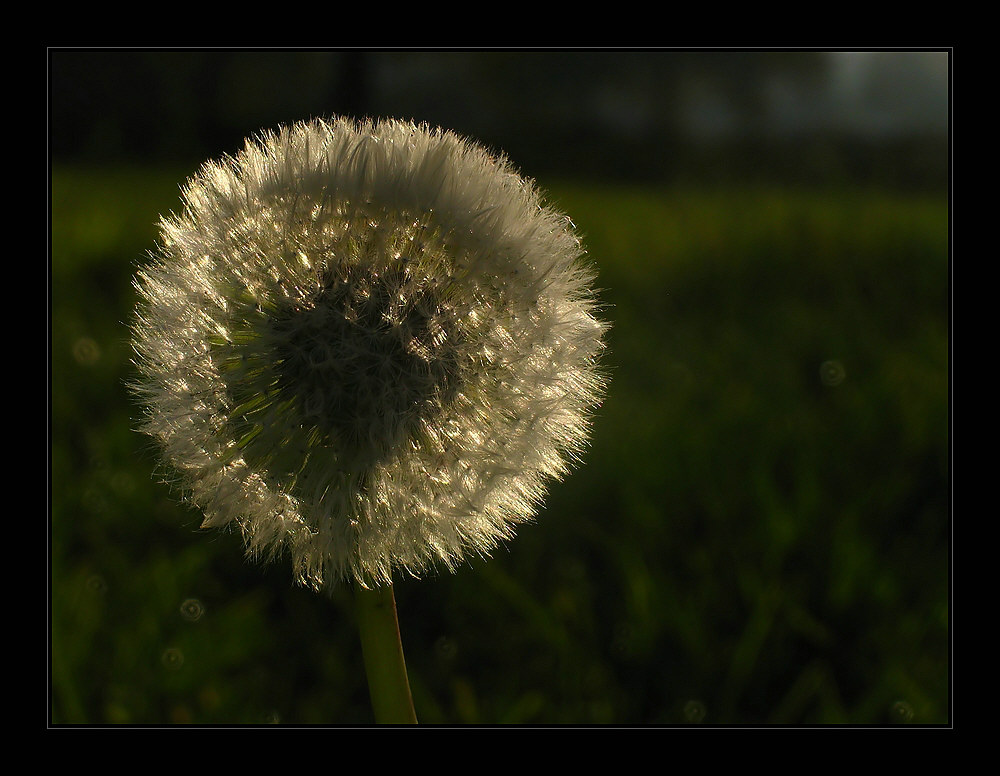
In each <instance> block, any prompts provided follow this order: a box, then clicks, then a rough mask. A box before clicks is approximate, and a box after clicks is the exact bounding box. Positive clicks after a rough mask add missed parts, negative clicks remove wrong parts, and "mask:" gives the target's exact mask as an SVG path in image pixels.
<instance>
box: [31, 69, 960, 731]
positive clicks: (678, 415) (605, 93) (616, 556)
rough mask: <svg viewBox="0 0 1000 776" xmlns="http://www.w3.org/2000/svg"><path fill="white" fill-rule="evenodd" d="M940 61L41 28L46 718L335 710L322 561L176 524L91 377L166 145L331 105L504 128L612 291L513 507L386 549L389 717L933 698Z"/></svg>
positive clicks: (807, 707) (338, 675)
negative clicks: (448, 565) (393, 634)
mask: <svg viewBox="0 0 1000 776" xmlns="http://www.w3.org/2000/svg"><path fill="white" fill-rule="evenodd" d="M949 64H950V54H949V53H948V52H947V51H946V50H941V51H841V52H827V51H771V50H720V51H678V50H667V51H655V50H654V51H630V50H629V51H371V50H345V51H274V50H271V51H229V50H213V51H200V50H194V51H152V50H138V51H129V50H52V51H50V52H49V116H48V119H49V140H50V167H51V176H50V183H51V251H50V269H51V339H50V347H51V350H50V353H51V405H50V408H51V409H50V411H51V469H50V477H51V488H50V521H49V526H50V542H49V549H50V568H49V571H50V575H49V584H48V586H49V592H50V601H51V607H50V634H49V636H50V658H51V663H50V665H51V675H50V687H51V707H50V722H52V723H55V724H64V723H91V724H93V723H131V724H154V725H159V724H169V723H193V724H260V723H264V722H279V723H289V724H328V723H330V724H366V723H368V722H369V721H370V719H371V716H370V715H371V712H370V707H369V705H368V700H367V697H366V688H365V684H364V678H363V675H362V665H361V659H360V649H359V645H358V643H357V636H356V633H355V630H354V626H353V619H352V601H351V597H350V594H349V591H338V592H336V593H335V594H334V595H333V596H332V598H329V599H328V598H325V597H322V596H317V595H315V594H313V593H310V592H308V591H305V590H301V589H298V588H294V587H293V586H292V584H291V581H290V577H291V574H290V570H289V569H288V568H287V566H286V565H285V564H283V563H282V562H280V561H279V562H277V563H275V564H273V565H272V566H268V567H260V566H257V565H253V564H250V563H247V562H245V561H244V559H243V557H242V548H241V546H240V541H239V538H238V537H237V536H233V535H225V534H216V533H211V534H202V533H199V532H198V530H197V526H198V523H199V518H198V515H197V512H196V511H195V510H192V509H190V508H187V507H184V506H182V505H179V504H177V503H176V500H175V494H173V493H171V490H170V488H169V487H168V486H167V485H165V484H163V483H162V482H161V480H162V479H163V476H164V474H165V472H163V471H162V470H161V469H160V468H159V467H158V464H157V461H156V457H155V454H154V452H153V451H152V450H150V449H149V447H148V445H147V444H146V443H145V441H144V440H143V439H141V438H140V437H139V436H138V435H137V434H135V433H134V432H133V431H132V430H131V429H132V427H133V426H134V425H135V418H136V417H137V415H138V412H139V410H138V408H136V407H135V406H134V404H133V403H132V402H131V401H130V399H129V398H128V396H127V394H126V391H125V389H124V383H125V380H126V379H127V378H128V376H129V374H130V366H129V358H130V354H129V348H128V331H127V323H128V321H129V318H130V315H131V310H132V309H133V307H134V305H135V301H136V299H135V295H134V291H133V289H132V287H131V279H132V277H133V274H134V272H135V270H136V268H137V267H138V266H139V265H140V264H141V263H142V261H143V260H144V255H145V253H146V252H147V251H149V250H151V249H153V248H154V247H155V240H156V228H155V222H156V219H157V217H158V215H159V214H160V213H166V212H167V211H169V210H171V209H176V208H177V207H178V187H179V185H180V184H181V183H182V182H183V180H184V179H185V178H186V177H187V176H189V175H190V174H191V173H193V172H194V170H195V169H196V168H197V166H198V165H199V164H200V163H201V162H202V161H204V160H205V159H207V158H209V157H218V156H220V155H222V154H226V153H229V154H232V153H235V152H236V151H238V150H239V148H240V147H241V146H242V143H243V140H244V138H246V137H248V136H250V135H252V134H254V133H255V132H257V131H259V130H261V129H266V128H273V127H275V126H277V125H278V124H280V123H290V122H293V121H297V120H300V119H304V118H309V117H311V116H327V115H330V114H345V115H352V116H359V117H360V116H391V117H396V118H403V119H413V120H415V121H418V122H428V123H430V124H433V125H442V126H445V127H447V128H450V129H453V130H455V131H457V132H459V133H460V134H463V135H466V136H468V137H471V138H474V139H476V140H477V141H479V142H481V143H483V144H485V145H487V146H489V147H490V148H492V149H494V150H496V151H498V152H500V151H502V152H503V153H505V154H507V155H508V156H509V157H510V158H511V160H512V161H513V162H514V164H515V166H517V167H518V168H519V169H520V170H521V171H522V172H523V173H524V174H525V175H527V176H529V177H532V178H534V179H536V180H537V182H538V183H539V185H540V186H541V188H542V189H544V190H545V191H546V192H548V193H549V199H550V201H551V202H552V203H553V204H554V205H555V206H557V207H558V208H560V209H562V210H564V211H565V212H567V213H568V214H569V215H570V216H571V217H572V218H573V220H574V222H575V223H576V224H577V226H578V227H579V229H580V231H581V232H582V233H583V235H584V241H585V246H586V247H587V249H588V253H589V258H590V260H592V261H593V262H594V264H595V265H596V267H597V269H598V271H599V274H600V286H601V288H602V292H601V293H602V300H603V301H604V303H605V304H606V316H607V317H608V318H609V319H610V320H611V321H612V323H613V326H614V328H613V329H612V331H611V334H610V336H609V345H610V351H609V355H608V358H607V367H608V369H609V371H610V373H611V375H612V381H611V389H610V392H609V395H608V398H607V401H606V402H605V404H604V406H603V407H602V408H601V410H600V412H599V413H598V415H597V417H596V419H595V427H594V439H593V444H592V447H591V449H590V451H588V453H587V455H586V457H585V461H584V463H583V465H582V467H581V470H580V471H577V472H575V473H574V474H573V475H571V476H570V477H569V478H568V479H567V480H566V481H565V482H564V483H558V484H555V485H554V486H553V488H552V492H551V495H550V498H549V499H548V501H547V503H546V507H545V508H544V509H543V510H542V512H541V514H540V515H539V519H538V522H537V523H536V524H534V525H532V526H526V527H525V528H524V529H522V530H521V531H519V534H518V536H517V537H516V538H515V539H514V540H512V541H511V542H510V543H509V545H508V546H505V547H504V548H502V549H501V551H499V552H498V553H496V556H495V557H494V558H492V559H490V560H488V561H487V560H482V559H477V560H474V561H471V562H470V563H468V564H467V565H465V566H463V567H462V568H461V569H459V570H458V571H457V572H456V573H455V574H454V575H452V574H448V573H446V572H442V573H441V574H439V575H432V576H431V577H429V578H428V579H425V580H420V581H416V580H409V579H402V580H400V581H399V582H398V583H397V585H396V594H397V600H398V602H399V607H400V620H401V626H402V631H403V639H404V646H405V648H406V652H407V658H408V664H409V666H410V671H411V678H412V681H413V686H414V695H415V701H416V705H417V713H418V716H419V717H420V718H421V720H422V721H423V722H425V723H441V724H456V723H486V724H490V723H513V724H616V725H644V724H694V723H701V724H711V723H716V724H765V723H777V724H835V723H853V724H874V725H885V724H899V723H924V724H944V723H947V722H948V721H949V719H950V690H949V678H950V675H949V622H950V606H949V604H950V601H949V584H948V583H949V542H950V522H949V517H950V513H949V504H950V471H949V448H948V439H949V437H948V400H949V384H948V374H949V373H948V365H949V354H950V347H949V320H950V310H949V298H950V297H949V277H950V273H949V262H948V257H949V244H950V242H949V241H950V232H949V215H948V213H949V207H948V206H949V199H948V194H949V188H948V187H949V138H948V129H949V116H950V113H949V84H950V76H949ZM285 563H287V561H285Z"/></svg>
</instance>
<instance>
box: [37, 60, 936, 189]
mask: <svg viewBox="0 0 1000 776" xmlns="http://www.w3.org/2000/svg"><path fill="white" fill-rule="evenodd" d="M892 61H894V60H891V58H890V60H887V62H888V63H889V64H891V63H892ZM830 62H831V60H830V58H829V56H828V55H827V54H825V53H823V52H810V51H803V52H796V51H755V50H746V51H679V50H663V51H631V50H625V51H534V50H529V51H427V52H419V51H418V52H414V51H367V50H360V49H352V50H342V51H278V50H262V51H201V50H193V51H156V50H134V51H122V50H110V51H109V50H96V49H95V50H55V51H53V52H51V67H50V77H51V92H50V96H51V125H50V130H51V132H50V137H51V151H52V156H53V159H55V160H58V161H61V162H71V161H76V162H92V163H93V162H98V163H111V162H115V161H118V162H123V161H132V162H135V161H143V162H146V163H149V162H157V161H168V160H169V161H181V160H183V161H184V162H185V163H190V164H197V163H198V162H199V161H200V160H202V159H204V158H205V157H207V156H213V155H217V154H218V153H220V152H232V151H235V150H236V149H237V148H238V147H239V146H240V145H241V144H242V141H243V139H244V138H245V137H247V136H248V135H250V134H252V133H254V132H256V131H258V130H260V129H264V128H271V127H274V126H276V125H277V124H279V123H289V122H292V121H297V120H300V119H303V118H308V117H310V116H317V115H326V114H331V113H339V114H344V115H354V116H363V115H376V116H393V117H397V118H408V119H414V120H417V121H427V122H429V123H431V124H438V125H441V126H446V127H448V128H450V129H454V130H456V131H458V132H460V133H463V134H467V135H470V136H473V137H475V138H477V139H478V140H480V141H482V142H485V143H487V144H489V145H491V146H493V147H494V148H497V149H503V150H504V151H505V152H506V153H507V154H508V155H510V156H511V158H514V159H516V160H517V161H518V164H519V165H520V166H521V167H522V169H523V170H524V171H525V172H527V174H529V175H533V176H537V175H549V176H560V177H573V178H578V179H593V178H595V177H604V178H608V177H614V178H618V179H633V180H640V179H641V180H665V179H671V178H676V177H678V176H681V177H685V178H688V179H692V178H693V179H700V180H713V179H720V178H721V179H727V178H731V179H746V178H756V179H760V178H765V179H768V180H789V179H792V180H794V179H796V178H799V179H803V180H808V181H810V182H816V181H817V180H821V179H823V178H824V176H825V177H828V178H832V179H835V180H836V179H840V180H844V179H850V180H854V181H861V182H864V181H866V180H869V179H871V180H875V181H877V182H887V183H901V184H903V185H909V186H912V185H926V184H927V183H928V182H931V183H933V184H934V185H941V183H942V181H943V180H944V177H943V176H944V175H945V174H946V170H947V154H946V153H945V152H944V148H945V145H944V143H945V139H944V138H942V137H934V138H926V137H925V138H917V140H916V141H914V139H913V138H886V137H874V136H873V137H866V136H864V135H857V134H854V135H851V136H845V135H844V134H843V132H842V131H840V130H838V129H837V128H836V127H834V126H833V125H832V124H831V125H830V126H828V127H825V128H824V127H822V126H821V127H820V128H819V130H818V131H817V130H816V128H812V130H811V131H810V134H809V135H801V136H799V137H797V138H795V139H793V140H792V141H789V140H788V138H785V137H780V138H776V137H773V136H771V135H769V133H768V129H769V127H770V126H771V125H770V118H769V116H770V114H769V111H768V106H769V100H770V99H771V98H772V96H773V95H772V90H773V86H774V84H775V83H777V82H780V83H781V84H783V85H784V88H786V90H787V89H792V90H793V91H797V92H800V93H803V94H811V95H822V94H824V93H825V91H824V90H825V89H826V86H827V83H828V82H827V79H828V77H829V75H830ZM904 71H905V67H904V68H903V70H900V68H899V67H896V71H895V75H894V71H893V69H892V68H891V67H888V68H887V69H886V73H888V75H887V76H886V78H888V79H889V81H888V82H889V83H892V80H891V79H892V78H893V77H897V76H898V77H903V76H905V72H904ZM901 74H902V75H901ZM885 81H886V79H885V78H883V82H881V83H880V82H878V81H877V80H876V81H875V82H874V84H873V85H870V87H871V88H874V89H875V90H876V91H878V90H882V91H884V90H885V88H886V82H885ZM817 99H818V98H817ZM699 104H700V105H702V107H705V106H708V110H709V112H708V114H707V117H706V116H702V124H703V125H704V123H705V122H706V121H707V122H708V124H707V128H706V127H705V126H701V128H700V129H698V130H697V132H696V135H697V136H692V129H691V114H690V111H691V109H692V106H698V105H699ZM903 141H905V142H903ZM901 142H903V145H902V146H901ZM914 142H917V145H916V146H914ZM907 144H908V145H907ZM900 147H902V148H903V149H904V150H903V152H901V153H900V152H898V151H894V150H893V149H898V148H900ZM887 160H889V161H888V162H887Z"/></svg>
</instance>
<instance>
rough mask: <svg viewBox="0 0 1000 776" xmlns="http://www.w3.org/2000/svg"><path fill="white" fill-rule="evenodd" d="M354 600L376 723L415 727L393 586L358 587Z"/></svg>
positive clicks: (358, 585)
mask: <svg viewBox="0 0 1000 776" xmlns="http://www.w3.org/2000/svg"><path fill="white" fill-rule="evenodd" d="M354 599H355V602H356V604H357V617H358V629H359V630H360V631H361V650H362V652H363V653H364V659H365V671H366V672H367V674H368V691H369V693H370V694H371V699H372V707H373V708H374V710H375V722H376V723H377V724H379V725H415V724H416V723H417V715H416V713H415V712H414V710H413V697H412V696H411V694H410V683H409V680H408V679H407V677H406V662H405V660H404V659H403V644H402V642H401V641H400V638H399V622H398V620H397V619H396V599H395V597H394V596H393V592H392V585H383V586H381V587H376V588H372V589H366V588H364V587H362V586H361V585H360V584H357V583H355V585H354Z"/></svg>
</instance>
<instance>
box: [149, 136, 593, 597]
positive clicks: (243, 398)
mask: <svg viewBox="0 0 1000 776" xmlns="http://www.w3.org/2000/svg"><path fill="white" fill-rule="evenodd" d="M183 199H184V209H183V211H182V213H181V214H180V215H172V216H170V217H168V218H164V219H162V220H161V230H162V241H161V242H162V245H161V250H160V252H159V255H158V256H154V257H153V261H152V262H151V264H150V266H148V267H147V268H145V269H144V270H142V271H141V272H140V273H139V275H138V276H137V279H136V288H137V289H138V292H139V295H140V304H139V307H138V312H137V316H136V321H135V324H134V327H133V329H134V331H133V335H134V337H133V339H134V343H133V344H134V349H135V352H136V366H137V368H138V371H139V374H140V377H139V379H138V380H137V381H136V383H135V386H134V388H135V391H136V393H137V395H138V396H139V397H140V399H141V400H142V402H143V403H144V404H145V406H146V408H147V412H146V416H145V419H144V423H143V426H142V430H143V431H145V432H146V433H148V434H150V435H151V436H152V437H154V438H155V439H156V440H157V441H158V442H159V444H160V445H161V446H162V450H163V454H164V458H165V460H166V461H167V462H169V464H170V465H171V467H172V468H173V469H174V470H176V471H177V472H178V479H179V481H180V484H181V486H182V487H183V490H184V492H185V494H186V495H187V496H188V497H189V498H190V499H191V501H193V503H195V504H197V505H198V506H199V507H200V508H201V509H202V510H203V512H204V515H205V520H204V525H205V526H217V527H221V526H227V525H231V524H235V525H237V526H239V528H240V529H241V531H242V533H243V536H244V538H245V541H246V544H247V548H248V551H249V552H250V553H251V554H253V555H254V556H273V555H275V554H277V553H278V552H279V551H281V550H282V549H284V548H287V550H288V551H289V552H290V554H291V557H292V560H293V564H294V570H295V576H296V579H297V580H298V581H299V582H301V583H303V584H307V585H310V586H312V587H314V588H316V589H323V588H330V587H332V586H333V585H334V584H336V583H337V582H338V581H339V580H342V579H346V578H352V577H353V578H355V579H357V580H359V581H361V582H362V583H363V584H380V583H384V582H388V581H389V580H390V579H391V575H392V572H393V570H394V569H402V570H406V571H408V572H410V573H413V574H418V573H420V572H421V571H422V570H424V569H426V568H427V567H428V566H429V565H431V564H433V563H435V562H442V563H443V564H445V565H446V566H448V567H453V566H454V564H455V563H456V562H458V561H459V560H461V559H462V558H463V556H465V555H466V554H467V553H468V552H470V551H471V552H476V553H480V554H488V553H489V552H490V551H491V550H492V549H493V548H494V547H495V546H496V544H497V542H498V541H500V540H502V539H504V538H507V537H510V536H512V535H513V530H514V527H515V526H516V525H517V524H518V523H521V522H523V521H525V520H528V519H530V518H531V517H532V515H533V514H534V512H535V510H536V508H537V507H538V505H539V503H540V501H541V499H542V497H543V495H544V493H545V488H546V484H547V482H548V481H549V480H551V479H553V478H560V477H561V476H563V475H564V474H565V473H566V471H567V464H568V462H569V460H570V459H571V458H572V457H573V456H574V455H575V454H577V453H578V452H579V451H580V450H581V448H582V446H583V444H584V442H585V440H586V436H587V431H588V418H589V415H590V413H591V411H592V409H593V407H594V406H595V405H596V404H597V402H598V401H599V400H600V397H601V395H602V393H603V380H602V377H601V375H600V373H599V371H598V369H597V367H596V360H597V358H598V356H599V354H600V351H601V350H602V347H603V345H602V337H603V334H604V331H605V328H606V327H605V324H604V323H602V322H601V321H599V320H598V319H597V317H596V316H595V307H596V301H595V297H594V294H593V291H592V289H591V282H592V274H591V272H590V271H589V270H588V269H587V268H586V267H584V266H583V265H582V263H581V260H580V259H581V255H582V250H581V247H580V241H579V239H578V238H577V237H576V235H575V234H574V229H573V225H572V223H571V222H570V221H569V219H568V218H566V217H565V216H563V215H560V214H559V213H556V212H554V211H552V210H550V209H548V208H547V207H545V206H543V205H542V204H541V202H540V199H539V195H538V192H537V191H536V189H535V188H534V186H533V185H532V183H531V182H529V181H526V180H524V179H522V178H521V177H520V176H519V175H517V174H516V172H514V171H513V169H512V168H511V167H510V165H509V164H508V163H507V162H506V160H504V159H502V158H501V159H498V158H495V157H493V156H491V155H490V154H488V153H487V152H486V151H485V150H483V149H482V148H480V147H479V146H477V145H474V144H472V143H469V142H467V141H464V140H462V139H460V138H459V137H457V136H456V135H454V134H453V133H450V132H446V131H441V130H431V129H429V128H427V127H424V126H416V125H413V124H410V123H405V122H398V121H382V122H378V123H373V122H364V123H354V122H351V121H348V120H342V119H336V120H332V121H329V122H325V121H319V120H316V121H310V122H304V123H299V124H296V125H294V126H291V127H287V128H283V129H281V130H280V131H278V132H276V133H265V134H263V135H261V136H259V137H258V138H256V139H255V140H252V141H248V142H247V144H246V147H245V148H244V149H243V151H242V152H240V153H239V154H238V155H237V156H236V157H235V158H231V159H229V158H227V159H224V160H222V161H219V162H208V163H206V164H205V165H204V166H203V167H202V168H201V170H200V171H199V172H198V173H197V174H196V175H195V176H194V177H193V178H192V179H191V180H190V181H188V183H187V185H186V186H185V188H184V191H183Z"/></svg>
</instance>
